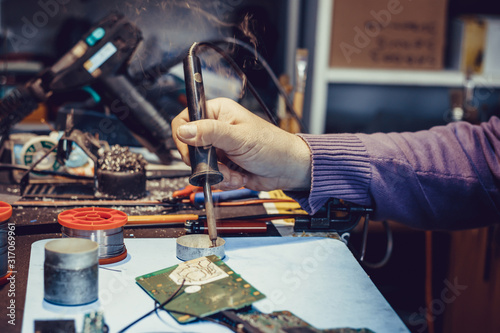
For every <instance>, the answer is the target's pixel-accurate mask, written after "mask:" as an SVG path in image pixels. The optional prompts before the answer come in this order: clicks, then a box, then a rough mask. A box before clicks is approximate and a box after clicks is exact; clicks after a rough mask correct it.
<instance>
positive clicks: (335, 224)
mask: <svg viewBox="0 0 500 333" xmlns="http://www.w3.org/2000/svg"><path fill="white" fill-rule="evenodd" d="M141 38H142V37H141V32H140V30H139V29H138V28H137V27H136V26H135V25H134V24H132V23H131V22H129V21H128V20H127V19H126V18H125V17H123V16H121V15H119V14H110V15H108V16H107V17H105V18H104V19H103V20H101V21H100V22H99V23H98V24H97V25H96V26H94V27H93V28H91V29H90V31H89V32H88V33H87V34H86V35H85V36H84V37H83V38H82V39H81V40H80V41H79V42H78V43H77V44H76V45H75V46H74V47H73V48H72V49H71V50H70V51H68V53H67V54H66V55H64V56H63V57H62V58H61V59H60V60H59V61H57V62H56V63H55V64H53V65H52V66H51V67H49V68H47V69H45V70H43V71H42V72H40V73H39V74H38V75H36V76H35V77H34V78H32V79H31V80H29V81H28V82H27V83H25V84H24V85H21V86H18V87H16V88H13V89H12V91H11V92H10V93H9V94H8V95H7V96H6V97H5V98H4V99H3V100H2V102H1V103H0V125H1V127H0V134H1V147H0V148H1V153H0V156H1V158H2V164H1V168H0V169H1V171H2V172H0V173H1V177H2V178H1V186H0V201H1V202H0V227H1V229H0V232H1V233H0V235H1V236H2V237H1V238H0V240H1V243H0V255H1V257H0V269H1V271H0V282H1V283H2V285H3V286H2V287H1V288H2V289H1V292H2V293H4V294H5V297H2V298H1V299H0V306H1V307H2V309H4V311H6V313H5V316H2V317H3V318H7V320H4V321H1V322H0V329H1V330H2V331H8V332H10V331H13V332H19V331H22V332H33V331H35V332H41V333H44V332H107V331H108V330H109V331H110V332H125V331H135V332H145V331H156V330H162V331H163V330H164V329H167V330H173V331H192V332H219V331H222V330H228V329H229V330H233V331H237V332H299V331H300V332H383V331H391V332H406V331H407V329H406V327H405V326H404V324H403V323H402V322H401V320H400V319H399V318H398V317H397V315H396V313H395V312H394V311H393V310H392V308H391V307H390V305H389V304H388V303H387V301H385V299H384V298H383V297H382V295H381V294H380V292H378V290H377V289H376V288H375V286H374V285H373V283H372V282H371V281H370V279H369V277H368V276H367V275H366V273H365V272H364V271H363V270H362V269H361V267H360V265H359V264H358V262H357V261H356V259H355V258H354V256H353V255H352V254H351V252H350V251H349V249H348V248H347V246H346V245H345V243H344V242H343V241H342V240H341V239H340V237H339V235H338V233H337V232H343V233H344V232H347V231H349V230H351V229H352V228H354V227H355V226H356V224H357V223H358V221H359V220H360V219H361V218H362V217H364V218H365V219H367V217H368V215H369V214H370V213H371V212H372V211H373V210H372V209H371V208H370V207H361V206H353V205H349V204H347V203H344V202H342V201H340V200H336V199H332V200H330V201H328V203H327V204H326V205H325V207H324V209H323V210H321V211H320V212H319V213H318V214H316V215H314V216H309V215H307V213H306V212H304V211H302V210H301V209H300V206H299V205H298V204H297V203H296V202H295V201H294V200H293V199H291V198H289V197H287V196H286V195H285V194H284V193H283V192H281V191H271V192H256V191H251V190H249V189H245V188H241V189H238V190H234V191H213V190H212V186H213V185H216V184H218V183H219V182H221V181H222V179H223V175H222V173H221V172H219V170H218V161H217V154H216V151H215V149H214V148H213V147H196V148H195V147H190V161H191V168H190V169H189V168H187V167H186V166H185V165H184V164H183V163H182V162H181V159H180V157H179V156H178V155H177V154H176V152H175V150H174V149H173V148H174V146H173V143H172V139H171V131H170V124H169V119H167V118H166V117H164V115H163V114H162V113H161V112H159V111H158V107H157V106H156V105H153V104H152V103H150V102H149V101H148V100H146V99H145V98H144V97H143V96H142V95H141V94H140V93H139V92H138V91H137V89H136V88H135V85H137V78H135V79H134V78H131V77H130V76H129V75H128V73H127V71H126V65H127V63H128V61H129V59H130V57H131V55H132V53H133V52H134V50H135V48H136V47H137V45H138V43H139V42H140V40H141ZM234 44H235V45H239V44H238V43H234ZM207 47H208V48H211V49H213V50H215V51H216V52H218V53H220V54H221V55H222V56H223V57H224V59H225V60H226V61H228V62H229V63H230V64H231V66H233V67H235V66H236V64H235V63H234V62H232V61H231V59H230V58H229V57H228V56H227V54H226V53H225V52H224V50H222V49H221V48H220V47H219V46H217V45H216V44H213V43H194V44H193V45H192V46H191V48H190V49H189V52H188V55H187V56H186V57H185V58H184V62H183V64H184V66H183V67H184V78H185V96H184V97H185V104H186V106H187V108H188V111H189V118H190V121H194V120H200V119H203V118H206V110H205V108H206V106H205V90H204V84H203V82H204V81H203V76H202V73H201V72H202V63H201V61H200V59H199V57H198V53H200V52H201V51H203V50H204V49H205V48H207ZM262 61H263V60H262V59H261V62H262ZM263 63H264V64H265V62H263ZM235 68H236V67H235ZM161 70H162V71H164V70H165V68H163V69H161ZM237 72H238V71H237ZM240 72H241V71H239V72H238V73H240ZM245 80H246V79H245ZM247 85H248V87H249V88H251V89H253V87H252V85H251V84H250V83H249V82H247ZM82 87H84V88H85V90H86V91H90V94H91V95H92V98H91V100H92V103H104V104H105V110H106V112H104V114H103V115H100V116H99V117H101V118H98V119H99V120H98V122H97V123H98V124H99V126H98V129H99V130H100V132H98V133H103V134H107V135H108V136H106V137H103V136H99V135H96V134H95V133H92V132H93V131H92V130H91V129H89V128H82V127H81V125H82V123H83V122H84V120H82V118H85V117H86V116H88V112H87V113H86V112H83V113H79V112H77V111H78V110H77V111H75V109H74V108H65V109H64V108H62V109H64V110H62V111H61V116H60V121H59V126H58V127H59V128H58V129H57V130H56V129H51V131H50V132H49V133H41V134H40V133H38V134H34V133H27V131H23V128H22V126H21V127H19V126H17V127H16V126H15V125H17V123H18V122H20V121H21V120H22V119H23V118H24V117H26V116H27V115H28V114H30V113H31V112H32V111H33V110H34V109H35V108H37V106H38V104H39V103H44V102H45V101H46V100H47V99H48V98H50V97H51V96H52V95H53V94H54V93H66V92H68V91H71V90H72V89H80V88H82ZM252 91H253V90H252ZM259 101H260V102H261V104H263V102H262V101H261V100H259ZM287 104H289V102H287ZM117 105H118V106H117ZM92 106H94V104H92ZM263 108H264V109H265V110H266V112H267V116H268V118H270V119H271V120H275V119H274V118H273V115H272V113H270V112H269V110H268V109H267V108H266V107H265V106H264V105H263ZM123 110H125V111H126V113H125V114H124V113H123V112H122V111H123ZM109 112H111V113H112V114H113V116H114V118H113V117H110V115H109ZM295 116H296V115H295ZM296 118H297V117H296ZM297 120H298V122H299V123H300V119H298V118H297ZM119 121H121V124H122V125H121V126H122V128H123V125H125V127H126V128H127V129H128V131H129V132H130V134H131V135H132V136H133V137H134V138H135V139H136V141H135V143H138V145H135V146H134V145H131V146H132V147H129V146H130V145H127V144H125V143H124V142H123V140H122V141H121V142H120V143H121V144H116V142H115V143H112V142H111V141H113V139H116V137H117V136H119V135H120V134H122V133H120V132H121V130H117V128H118V126H119V125H118V124H120V122H119ZM47 126H48V127H50V126H51V125H47ZM113 129H114V130H113ZM112 134H116V135H114V136H113V135H112ZM125 141H126V140H125ZM137 146H139V147H137ZM141 146H142V147H141ZM365 229H366V228H365Z"/></svg>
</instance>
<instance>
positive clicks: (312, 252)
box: [0, 179, 408, 332]
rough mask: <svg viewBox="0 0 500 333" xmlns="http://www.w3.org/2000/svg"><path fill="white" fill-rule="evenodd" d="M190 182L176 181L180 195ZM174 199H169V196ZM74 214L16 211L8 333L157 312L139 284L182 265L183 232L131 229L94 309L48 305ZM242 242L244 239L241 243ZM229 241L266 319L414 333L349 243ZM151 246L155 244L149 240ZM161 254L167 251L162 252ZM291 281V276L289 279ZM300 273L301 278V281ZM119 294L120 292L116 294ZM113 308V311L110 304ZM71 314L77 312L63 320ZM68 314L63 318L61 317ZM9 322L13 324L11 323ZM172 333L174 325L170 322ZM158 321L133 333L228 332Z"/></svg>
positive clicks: (113, 322) (120, 322)
mask: <svg viewBox="0 0 500 333" xmlns="http://www.w3.org/2000/svg"><path fill="white" fill-rule="evenodd" d="M185 181H186V180H185V179H184V180H181V181H176V182H175V187H177V188H178V186H180V185H179V184H182V183H183V182H185ZM165 195H168V193H165ZM70 208H71V207H55V208H52V209H47V208H33V207H19V206H17V207H14V213H13V216H12V218H11V221H14V222H15V223H16V234H17V236H16V251H15V253H16V273H15V274H16V281H15V297H14V299H15V305H16V307H15V324H16V325H15V326H12V325H10V324H8V322H7V319H8V317H6V313H5V312H6V310H7V306H8V305H9V302H10V300H11V299H12V298H9V297H6V296H7V293H8V291H9V285H6V286H3V287H1V289H0V293H1V294H2V297H0V306H1V308H2V311H1V315H2V318H4V319H3V320H2V321H0V331H2V332H21V327H22V332H33V321H34V319H54V318H59V319H60V318H62V317H68V318H75V319H76V328H77V331H79V330H81V322H82V318H83V313H84V312H88V311H86V310H89V311H90V309H93V308H97V307H99V308H101V309H102V310H103V311H104V316H105V319H106V322H107V323H108V324H109V326H110V328H111V332H116V331H117V330H119V329H122V328H123V327H124V326H126V325H127V324H128V323H129V322H130V321H132V320H134V319H136V318H138V317H140V316H141V315H142V314H144V313H145V312H147V311H149V310H151V309H152V308H153V301H152V299H151V298H149V296H148V295H147V294H146V293H145V292H144V291H143V290H142V289H141V288H140V287H139V286H137V285H135V281H134V278H135V277H137V276H139V275H143V274H147V273H151V272H153V271H155V270H158V269H162V268H166V267H169V266H172V265H174V264H177V263H178V262H179V260H178V259H177V258H176V257H175V238H177V237H179V236H181V235H184V234H185V230H184V228H182V227H138V228H133V229H125V232H124V235H125V244H126V246H127V250H128V257H127V259H125V260H123V261H122V262H119V263H116V264H112V265H108V266H109V267H108V268H110V269H109V270H108V269H105V268H102V269H100V270H99V274H100V278H99V283H100V293H101V297H102V298H101V299H100V300H99V301H97V302H96V303H95V304H91V305H87V306H86V307H83V308H82V307H70V308H66V309H62V310H61V309H60V307H57V306H54V305H50V304H48V303H46V302H45V301H43V270H42V268H43V257H44V254H43V245H44V244H45V242H46V240H47V239H53V238H58V237H61V234H60V225H59V224H58V223H57V215H58V214H59V213H60V212H62V211H64V210H67V209H70ZM116 208H117V209H120V210H123V211H124V212H126V213H127V214H136V215H138V214H141V213H142V214H159V213H161V207H146V208H145V207H134V206H131V207H116ZM227 208H228V209H220V211H219V212H218V214H219V216H224V215H225V214H228V215H238V214H242V215H244V214H249V211H248V210H249V209H252V210H254V211H253V212H252V213H257V214H258V213H263V212H264V209H263V207H261V206H259V207H253V208H248V207H239V208H234V207H230V208H229V207H227ZM235 236H239V237H235ZM241 236H242V235H227V236H223V237H224V238H225V239H226V241H227V244H226V253H227V257H226V259H224V261H225V262H226V264H228V265H229V266H230V267H231V268H232V269H234V270H235V271H236V272H238V273H239V274H241V275H242V276H243V277H244V278H245V279H246V280H247V281H248V282H249V283H251V284H252V285H254V286H255V287H256V288H257V289H258V290H260V291H261V292H262V293H264V294H265V295H266V296H267V298H266V299H264V300H261V301H258V302H256V303H255V304H254V306H255V308H257V309H259V310H260V311H262V312H271V311H275V310H289V311H292V312H293V313H294V314H296V315H297V316H299V317H301V318H302V319H304V320H306V321H307V322H309V323H310V324H311V325H313V326H315V327H317V328H323V329H326V328H339V327H352V328H370V329H372V330H374V331H375V332H385V331H391V332H407V331H408V330H407V328H406V327H405V326H404V324H403V323H402V321H401V320H400V319H399V318H398V316H397V315H396V313H395V312H394V311H393V309H392V308H391V307H390V305H389V304H388V303H387V301H386V300H385V299H384V298H383V296H382V295H381V294H380V292H379V291H378V290H377V289H376V287H375V285H374V284H373V283H372V282H371V280H370V279H369V277H368V276H367V275H366V273H365V272H364V271H363V269H362V268H361V267H360V266H359V264H358V262H357V261H356V259H355V258H354V257H353V256H352V254H351V252H350V251H349V250H348V248H347V247H346V246H345V244H344V243H342V242H341V241H339V240H338V239H328V238H317V237H313V238H311V237H279V236H280V234H279V233H278V232H277V230H276V229H275V228H273V227H272V225H271V226H270V228H269V229H268V231H267V233H266V234H265V236H266V237H256V236H262V235H259V234H250V235H244V236H245V237H241ZM146 239H147V240H146ZM160 249H161V250H160ZM287 274H288V276H287ZM297 274H298V275H297ZM116 275H119V276H126V277H127V279H126V280H123V281H124V284H123V285H124V286H126V287H124V289H121V290H120V292H118V293H116V291H115V292H113V297H112V299H111V301H107V300H106V302H105V299H104V297H105V296H102V295H105V294H106V293H107V294H109V292H110V291H113V290H114V289H113V288H114V287H115V285H114V284H111V289H112V290H110V289H109V288H110V284H109V281H115V280H113V279H116ZM115 289H116V288H115ZM104 303H106V304H104ZM66 310H67V311H69V310H71V311H69V312H70V313H66V314H64V315H63V314H62V313H64V312H66ZM61 311H62V312H61ZM5 318H7V319H5ZM161 320H163V321H166V322H167V323H168V325H169V326H166V325H165V323H163V321H161ZM161 320H160V319H159V318H158V317H156V316H155V315H153V316H150V318H148V319H147V320H144V321H143V322H141V324H140V325H139V324H137V326H134V327H132V328H131V330H130V332H144V331H145V330H149V331H151V330H165V329H166V330H170V329H174V330H175V331H191V332H193V331H194V332H210V331H213V332H220V331H223V330H224V329H225V328H223V327H221V326H218V325H216V324H209V323H201V322H200V323H193V324H188V325H179V324H176V322H175V321H174V320H173V319H172V318H171V317H170V316H169V315H168V314H167V313H162V314H161Z"/></svg>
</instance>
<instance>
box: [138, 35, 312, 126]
mask: <svg viewBox="0 0 500 333" xmlns="http://www.w3.org/2000/svg"><path fill="white" fill-rule="evenodd" d="M197 44H198V45H204V46H209V47H211V48H214V47H217V46H216V44H230V45H237V46H240V47H242V48H244V49H246V50H247V51H248V52H250V53H252V54H253V55H255V56H256V60H257V61H258V62H259V63H260V64H261V65H262V67H263V68H264V69H265V70H266V72H267V74H268V75H269V77H270V78H271V80H272V81H273V83H274V85H275V86H276V88H277V89H278V92H279V93H280V95H281V96H283V98H284V101H285V105H286V108H287V109H288V111H289V112H290V114H291V115H292V117H293V118H294V119H295V120H296V121H297V122H298V124H299V125H300V129H301V132H303V133H307V132H308V130H307V127H306V126H305V124H304V123H303V122H302V119H300V118H299V116H298V115H297V113H296V112H295V109H294V108H293V104H292V102H291V101H290V98H289V97H288V95H287V93H286V92H285V90H284V89H283V87H282V86H281V84H280V82H279V79H278V77H277V76H276V74H275V73H274V71H273V70H272V69H271V66H269V64H268V62H267V61H266V60H265V58H264V57H263V56H262V55H261V54H260V53H259V52H258V51H257V50H256V49H255V48H254V47H252V46H251V45H249V44H248V43H245V42H243V41H241V40H239V39H236V38H229V37H226V38H223V39H220V40H212V41H208V42H200V43H197ZM214 50H215V48H214ZM215 51H217V52H218V53H219V54H221V55H222V56H223V57H224V59H225V60H226V61H228V63H229V64H230V65H231V67H233V69H234V70H235V71H236V72H237V74H238V76H240V78H241V79H242V80H243V81H244V82H245V83H246V84H247V86H248V88H249V90H250V92H251V93H252V94H253V95H254V97H255V98H256V99H257V102H258V103H259V104H260V106H261V107H262V108H263V109H264V111H265V112H266V113H268V110H269V109H268V108H267V106H265V104H263V103H264V102H263V101H262V99H261V98H260V96H259V95H258V94H257V92H256V91H255V88H254V87H253V85H252V84H251V83H250V81H249V80H248V79H247V77H246V75H245V73H244V72H243V71H242V70H241V69H240V67H239V66H238V65H237V64H236V63H235V62H234V60H233V59H232V58H231V57H229V55H228V54H227V52H226V51H224V50H222V49H220V48H218V50H215ZM181 61H182V58H181V57H179V56H178V57H175V58H174V60H170V61H168V62H166V63H162V64H159V65H155V66H153V67H150V68H149V69H147V70H146V71H145V72H144V75H143V77H144V79H147V80H154V79H156V78H158V77H159V76H160V75H163V74H165V73H167V72H168V71H169V70H170V68H171V67H173V66H174V65H176V64H177V63H179V62H181ZM233 64H234V66H233ZM269 113H270V112H269ZM268 116H269V114H268ZM270 119H272V120H273V122H274V123H275V124H276V121H275V120H274V119H275V118H274V116H273V117H270Z"/></svg>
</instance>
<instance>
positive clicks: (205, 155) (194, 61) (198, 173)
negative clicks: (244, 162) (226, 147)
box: [184, 52, 223, 186]
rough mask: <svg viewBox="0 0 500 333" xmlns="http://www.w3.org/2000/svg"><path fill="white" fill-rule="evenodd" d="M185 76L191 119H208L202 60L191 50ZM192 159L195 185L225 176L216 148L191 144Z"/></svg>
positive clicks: (190, 156)
mask: <svg viewBox="0 0 500 333" xmlns="http://www.w3.org/2000/svg"><path fill="white" fill-rule="evenodd" d="M184 78H185V83H186V99H187V107H188V113H189V120H190V121H195V120H200V119H206V102H205V89H204V87H203V77H202V75H201V61H200V58H198V57H197V56H196V55H194V54H192V53H191V52H190V53H189V54H188V56H187V57H186V58H184ZM189 158H190V161H191V170H192V173H191V177H190V178H189V182H190V183H191V184H192V185H195V186H203V185H204V183H205V181H206V179H207V177H208V183H209V184H210V185H215V184H218V183H220V182H221V181H222V179H223V176H222V174H221V173H220V172H219V168H218V167H217V156H216V153H215V148H213V147H212V146H207V147H192V146H189Z"/></svg>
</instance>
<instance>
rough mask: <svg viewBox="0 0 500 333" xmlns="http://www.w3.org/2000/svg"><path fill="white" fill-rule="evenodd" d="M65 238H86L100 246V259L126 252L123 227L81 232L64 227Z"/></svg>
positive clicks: (63, 234) (62, 229)
mask: <svg viewBox="0 0 500 333" xmlns="http://www.w3.org/2000/svg"><path fill="white" fill-rule="evenodd" d="M61 231H62V236H63V237H73V238H86V239H90V240H93V241H94V242H96V243H97V244H99V250H98V254H99V259H107V258H114V257H117V256H119V255H120V254H122V253H124V252H125V244H124V243H123V227H119V228H114V229H105V230H79V229H73V228H68V227H65V226H62V228H61Z"/></svg>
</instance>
